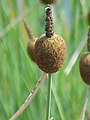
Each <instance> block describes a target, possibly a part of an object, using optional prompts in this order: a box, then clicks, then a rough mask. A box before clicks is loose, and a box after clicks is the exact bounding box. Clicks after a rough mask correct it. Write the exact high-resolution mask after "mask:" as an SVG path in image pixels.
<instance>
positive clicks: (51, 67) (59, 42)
mask: <svg viewBox="0 0 90 120" xmlns="http://www.w3.org/2000/svg"><path fill="white" fill-rule="evenodd" d="M65 57H66V45H65V42H64V40H63V38H62V37H60V36H59V35H57V34H55V33H54V35H53V36H52V37H51V38H47V37H46V36H45V35H42V36H41V37H40V38H39V39H37V41H36V44H35V59H36V63H37V64H38V66H39V68H40V69H41V70H42V71H44V72H46V73H54V72H57V71H58V70H59V69H60V68H61V67H62V66H63V63H64V60H65Z"/></svg>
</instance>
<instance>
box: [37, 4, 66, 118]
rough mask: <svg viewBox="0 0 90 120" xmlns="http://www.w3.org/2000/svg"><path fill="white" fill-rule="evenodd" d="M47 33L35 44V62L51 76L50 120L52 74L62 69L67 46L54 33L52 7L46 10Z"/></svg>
mask: <svg viewBox="0 0 90 120" xmlns="http://www.w3.org/2000/svg"><path fill="white" fill-rule="evenodd" d="M45 31H46V33H45V34H43V35H41V36H40V37H39V38H38V39H37V40H36V43H35V60H36V63H37V65H38V66H39V68H40V69H41V70H42V71H44V72H45V73H48V74H49V81H48V82H49V83H48V100H47V101H48V105H47V115H46V120H49V119H50V108H51V87H52V77H51V73H55V72H57V71H58V70H60V69H61V67H62V66H63V63H64V60H65V57H66V45H65V42H64V39H63V38H62V37H61V36H59V35H58V34H56V33H55V32H54V31H53V18H52V10H51V7H50V5H49V4H48V5H47V8H46V27H45Z"/></svg>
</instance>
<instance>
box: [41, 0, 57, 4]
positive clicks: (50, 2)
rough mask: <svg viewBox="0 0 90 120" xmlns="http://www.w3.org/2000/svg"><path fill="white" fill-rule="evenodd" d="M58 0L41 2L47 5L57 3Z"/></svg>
mask: <svg viewBox="0 0 90 120" xmlns="http://www.w3.org/2000/svg"><path fill="white" fill-rule="evenodd" d="M57 1H58V0H41V2H42V3H45V4H52V3H55V2H57Z"/></svg>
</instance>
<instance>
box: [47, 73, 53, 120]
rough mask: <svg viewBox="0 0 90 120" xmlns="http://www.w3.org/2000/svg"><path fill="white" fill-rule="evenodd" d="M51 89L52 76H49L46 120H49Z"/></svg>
mask: <svg viewBox="0 0 90 120" xmlns="http://www.w3.org/2000/svg"><path fill="white" fill-rule="evenodd" d="M51 88H52V76H51V74H49V81H48V103H47V116H46V120H50V109H51Z"/></svg>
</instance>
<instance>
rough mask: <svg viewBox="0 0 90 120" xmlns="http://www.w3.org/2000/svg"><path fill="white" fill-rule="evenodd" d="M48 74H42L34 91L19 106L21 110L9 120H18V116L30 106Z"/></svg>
mask: <svg viewBox="0 0 90 120" xmlns="http://www.w3.org/2000/svg"><path fill="white" fill-rule="evenodd" d="M46 75H47V74H46V73H43V75H42V76H41V78H40V80H39V81H38V83H37V85H36V86H35V88H34V89H33V90H32V92H31V93H30V94H29V96H28V97H27V99H26V101H25V102H24V103H23V105H22V106H21V107H20V108H19V110H18V111H17V112H16V113H15V114H14V115H13V116H12V117H11V118H10V119H9V120H16V118H18V117H19V116H20V114H21V113H22V112H23V111H24V110H25V109H26V108H27V107H28V105H29V104H30V103H31V101H32V99H33V98H34V97H35V95H36V94H37V92H38V90H39V89H40V87H41V85H42V83H43V82H44V80H45V78H46Z"/></svg>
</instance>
